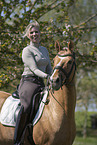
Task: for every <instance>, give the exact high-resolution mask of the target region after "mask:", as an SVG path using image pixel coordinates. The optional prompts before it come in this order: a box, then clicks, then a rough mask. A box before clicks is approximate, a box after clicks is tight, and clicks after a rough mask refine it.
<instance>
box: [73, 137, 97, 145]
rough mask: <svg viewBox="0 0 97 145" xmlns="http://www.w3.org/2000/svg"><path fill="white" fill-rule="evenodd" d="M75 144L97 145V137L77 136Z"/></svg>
mask: <svg viewBox="0 0 97 145" xmlns="http://www.w3.org/2000/svg"><path fill="white" fill-rule="evenodd" d="M73 145H97V137H87V138H82V137H76V138H75V141H74V143H73Z"/></svg>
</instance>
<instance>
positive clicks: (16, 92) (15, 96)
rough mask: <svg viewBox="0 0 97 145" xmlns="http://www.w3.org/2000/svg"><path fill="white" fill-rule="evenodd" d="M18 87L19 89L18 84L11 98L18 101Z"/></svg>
mask: <svg viewBox="0 0 97 145" xmlns="http://www.w3.org/2000/svg"><path fill="white" fill-rule="evenodd" d="M18 87H19V84H18V85H17V88H16V91H15V92H13V93H12V97H13V98H15V99H19V93H18Z"/></svg>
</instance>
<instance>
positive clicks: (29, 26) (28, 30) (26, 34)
mask: <svg viewBox="0 0 97 145" xmlns="http://www.w3.org/2000/svg"><path fill="white" fill-rule="evenodd" d="M33 27H37V28H38V29H39V28H40V26H39V24H38V22H37V21H35V20H33V21H32V23H30V24H29V25H28V26H27V27H26V29H25V31H24V34H23V37H26V36H28V34H29V32H30V30H31V28H33Z"/></svg>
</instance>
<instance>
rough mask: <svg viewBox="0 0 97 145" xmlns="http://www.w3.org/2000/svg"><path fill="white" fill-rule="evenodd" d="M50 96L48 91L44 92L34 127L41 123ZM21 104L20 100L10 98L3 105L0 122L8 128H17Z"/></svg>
mask: <svg viewBox="0 0 97 145" xmlns="http://www.w3.org/2000/svg"><path fill="white" fill-rule="evenodd" d="M47 96H48V91H47V90H45V91H44V96H43V99H42V101H41V103H40V106H39V109H38V111H37V113H36V116H35V118H34V120H33V122H32V124H33V126H34V125H35V124H36V123H37V122H38V121H39V119H40V117H41V116H42V112H43V109H44V106H45V103H44V102H46V99H47ZM20 107H21V104H20V99H15V98H13V97H12V96H9V97H8V98H7V99H6V101H5V102H4V104H3V107H2V109H1V112H0V122H1V124H3V125H6V126H12V127H15V125H16V118H17V116H18V113H19V110H20Z"/></svg>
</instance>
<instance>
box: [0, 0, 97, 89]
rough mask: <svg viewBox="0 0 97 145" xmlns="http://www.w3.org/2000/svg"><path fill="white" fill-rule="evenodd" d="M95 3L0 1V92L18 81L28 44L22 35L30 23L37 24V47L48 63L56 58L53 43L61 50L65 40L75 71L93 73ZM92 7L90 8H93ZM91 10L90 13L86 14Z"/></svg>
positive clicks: (96, 46) (96, 41)
mask: <svg viewBox="0 0 97 145" xmlns="http://www.w3.org/2000/svg"><path fill="white" fill-rule="evenodd" d="M96 4H97V2H96V0H94V2H92V1H91V2H90V1H88V0H86V1H85V2H84V0H66V1H64V0H54V1H51V0H21V1H20V0H17V1H13V0H1V1H0V24H1V25H0V32H1V33H0V34H1V35H0V40H1V42H0V43H1V46H0V56H1V59H0V68H1V69H0V72H1V73H0V88H1V89H2V88H4V87H6V88H7V86H8V85H9V83H10V85H11V84H12V86H13V85H17V82H16V81H15V80H18V81H19V80H20V78H21V74H22V71H23V64H22V60H21V52H22V49H23V48H24V47H25V46H26V45H27V44H29V41H28V39H27V38H25V39H24V38H23V37H22V34H23V32H24V30H25V28H26V26H27V25H28V24H29V22H31V20H32V19H35V20H37V21H38V22H39V23H40V30H41V44H42V45H43V46H45V47H47V48H48V50H49V54H50V59H51V60H52V58H54V56H55V55H56V53H57V52H56V50H55V47H54V44H55V41H56V40H59V42H60V45H61V47H64V46H67V42H68V41H69V39H71V40H73V41H74V43H75V52H76V59H77V67H78V69H80V68H83V69H84V68H85V69H88V68H90V66H91V68H92V69H94V68H95V67H96V63H97V55H96V53H97V39H96V38H97V33H96V28H97V23H96V17H97V13H96ZM93 6H94V7H93ZM90 10H91V11H90Z"/></svg>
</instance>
